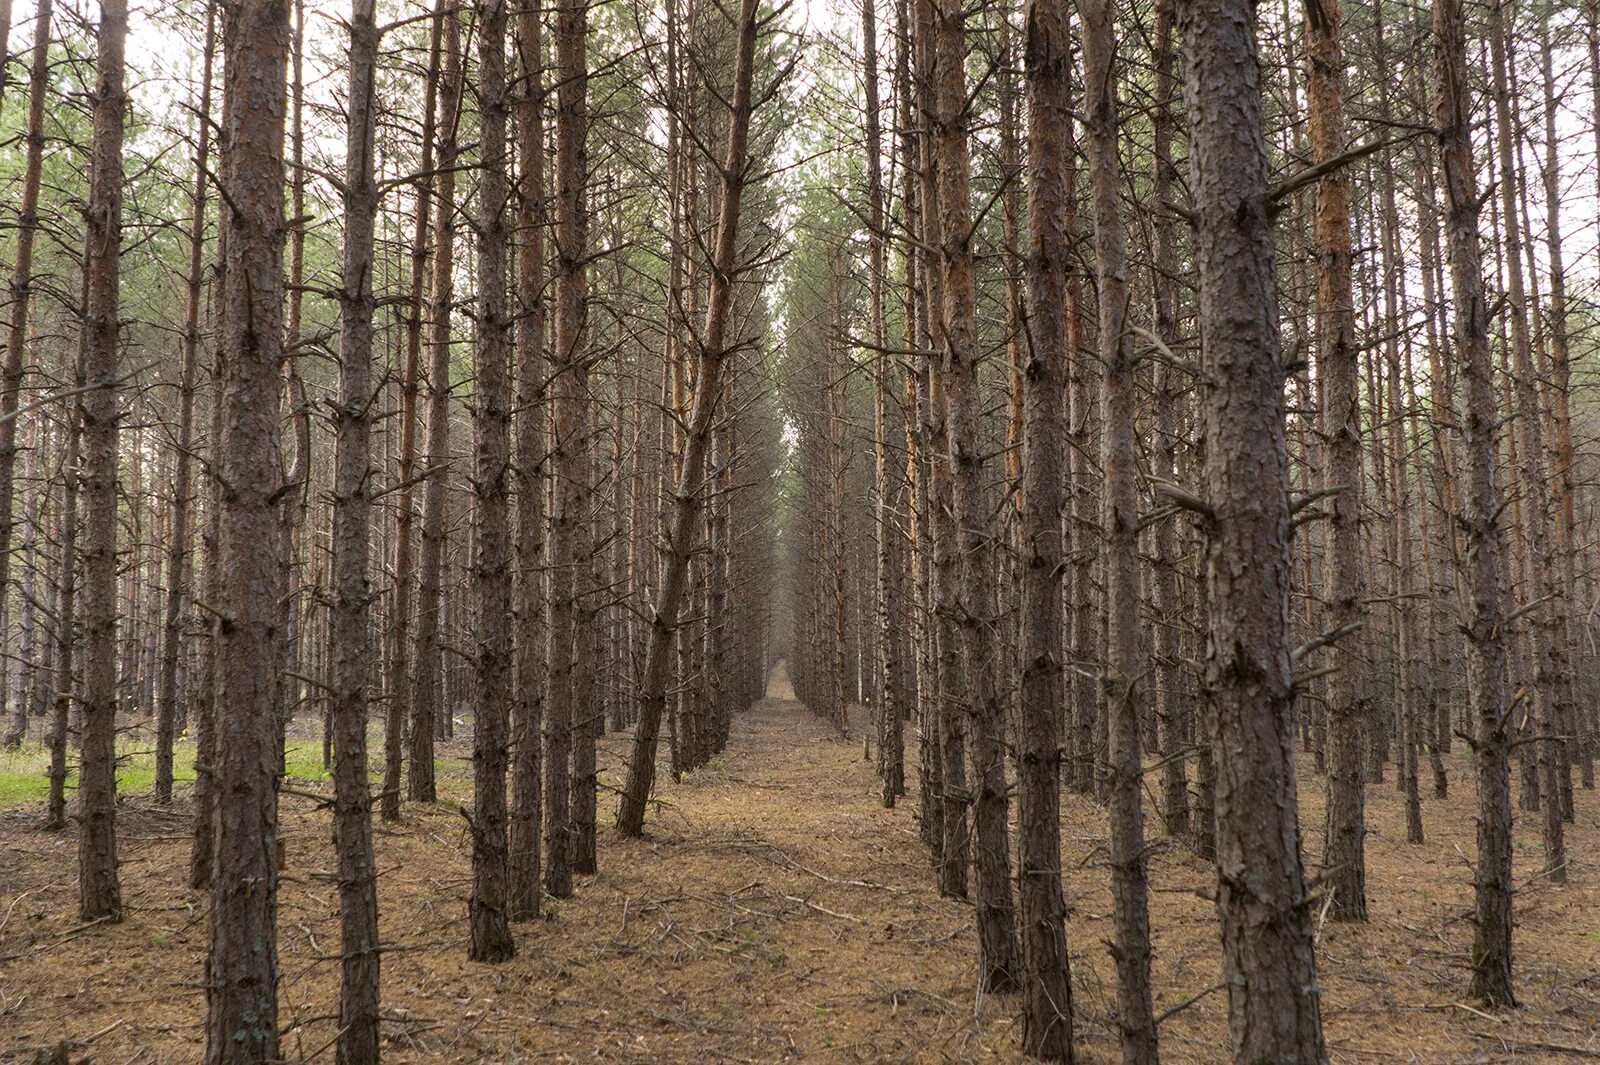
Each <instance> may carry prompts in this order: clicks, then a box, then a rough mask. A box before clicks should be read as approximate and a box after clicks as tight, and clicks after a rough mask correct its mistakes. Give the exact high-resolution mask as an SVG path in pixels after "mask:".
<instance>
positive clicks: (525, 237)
mask: <svg viewBox="0 0 1600 1065" xmlns="http://www.w3.org/2000/svg"><path fill="white" fill-rule="evenodd" d="M539 9H540V4H539V2H538V0H524V3H523V6H522V8H521V10H520V11H519V12H518V14H517V54H518V57H519V63H518V71H519V73H520V76H521V78H522V91H521V94H520V95H519V96H518V99H517V138H518V140H517V144H518V153H517V154H518V156H519V162H520V163H521V168H522V169H521V173H520V175H519V177H520V180H519V182H518V187H517V212H518V216H517V228H518V230H519V234H518V243H517V299H518V314H517V327H516V358H517V408H518V414H517V462H516V477H517V570H518V583H517V597H518V600H517V607H516V617H517V638H516V673H517V677H516V680H517V701H516V720H515V722H514V723H513V728H514V731H515V735H514V737H513V751H514V759H513V766H512V779H511V864H510V875H511V888H510V890H511V919H512V920H514V921H515V920H528V919H529V918H533V917H537V916H538V915H539V909H540V893H541V891H542V890H543V888H542V880H541V874H540V857H541V855H540V843H541V832H542V829H543V818H544V811H543V795H542V791H541V789H542V788H543V778H542V770H543V765H542V759H543V756H544V746H543V743H542V740H541V736H540V730H541V729H542V727H543V724H544V686H545V654H546V652H547V650H548V647H547V643H546V641H547V639H548V637H547V634H546V632H545V627H546V620H547V619H546V616H545V612H546V604H547V602H548V600H547V599H546V598H545V571H544V551H545V542H544V525H545V480H546V472H547V471H546V469H545V437H546V434H547V433H548V431H549V429H548V425H547V412H546V410H545V404H544V378H545V373H546V369H545V357H544V343H545V296H544V285H545V264H544V194H545V190H544V103H545V101H544V92H545V90H544V42H543V39H542V27H541V20H540V10H539Z"/></svg>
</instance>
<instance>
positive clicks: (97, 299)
mask: <svg viewBox="0 0 1600 1065" xmlns="http://www.w3.org/2000/svg"><path fill="white" fill-rule="evenodd" d="M127 36H128V8H127V4H126V2H125V0H101V4H100V26H99V34H98V38H99V54H98V59H97V63H96V82H95V89H94V96H93V110H92V118H93V123H94V147H93V151H92V155H91V158H90V164H89V167H90V170H89V206H88V210H87V211H86V212H85V214H86V218H87V234H86V236H85V245H86V247H85V249H84V295H85V297H86V299H85V301H84V323H83V329H84V336H83V362H84V378H85V381H86V382H87V383H88V384H89V385H90V386H91V388H90V390H89V391H87V392H84V393H82V394H81V396H80V397H79V400H78V413H79V417H81V418H82V419H83V502H84V513H85V520H84V526H83V563H82V565H83V601H82V604H81V605H82V608H83V706H82V710H81V714H82V716H81V718H80V721H81V726H80V732H79V742H80V763H79V768H78V819H79V833H78V901H79V913H80V916H81V917H82V919H83V920H85V921H93V920H97V919H105V918H110V919H112V920H120V919H121V917H122V889H121V887H120V885H119V883H118V880H117V827H116V818H117V749H116V740H117V422H118V419H119V412H118V410H117V407H118V402H119V399H118V389H117V386H116V378H117V364H118V361H119V359H118V355H119V350H120V340H121V337H120V332H121V330H120V328H119V326H120V322H119V320H118V312H119V309H120V306H121V262H122V254H121V252H122V194H123V187H122V120H123V113H124V112H125V111H126V110H127V106H128V98H127V90H126V89H125V88H124V86H123V77H124V63H123V48H124V45H125V44H126V41H127ZM11 432H13V433H14V432H15V429H14V428H13V429H11Z"/></svg>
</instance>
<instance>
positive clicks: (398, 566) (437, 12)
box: [379, 0, 446, 821]
mask: <svg viewBox="0 0 1600 1065" xmlns="http://www.w3.org/2000/svg"><path fill="white" fill-rule="evenodd" d="M445 2H446V0H437V3H436V4H435V5H434V9H433V18H432V20H431V26H430V29H429V40H428V72H427V76H426V80H425V84H424V86H423V102H422V166H421V170H420V173H421V175H422V176H421V177H420V178H419V179H418V180H417V184H416V197H417V214H416V227H415V228H414V229H413V230H412V234H411V248H410V252H411V281H410V284H411V287H410V291H409V293H408V299H407V308H408V310H409V312H410V313H409V314H408V315H407V316H406V355H405V370H404V374H405V376H404V377H403V378H402V379H401V382H400V464H399V475H400V485H401V488H400V498H399V501H398V502H397V503H396V506H395V509H396V512H397V517H396V519H395V533H394V612H393V614H392V615H391V616H390V619H389V647H388V650H389V691H388V696H389V702H388V705H387V706H386V707H385V709H384V724H383V795H382V797H381V798H380V800H379V814H380V815H381V816H382V817H383V819H384V820H385V821H394V820H397V819H399V817H400V793H401V791H402V789H403V787H404V785H403V783H402V779H401V778H402V775H403V763H404V761H405V731H406V725H407V724H408V722H409V719H410V717H411V713H412V705H413V701H414V700H413V698H412V694H413V693H412V689H411V677H410V671H411V663H412V659H411V642H410V640H411V619H412V610H411V601H412V587H411V586H412V583H413V582H414V580H415V574H414V563H413V562H412V558H413V554H412V541H413V539H414V536H413V534H412V529H413V526H414V525H415V523H416V495H415V492H414V487H415V486H414V485H413V484H412V481H413V479H414V478H415V476H416V449H417V391H418V389H417V377H418V373H419V372H420V363H421V361H422V323H423V317H424V308H425V300H424V298H423V284H424V282H425V281H426V279H427V276H428V236H429V221H430V218H431V215H432V210H433V196H432V192H433V186H432V182H433V180H434V178H433V175H432V174H431V173H430V171H432V170H433V166H434V138H435V136H436V129H437V114H438V103H439V67H440V65H441V62H442V54H443V51H444V23H445ZM425 476H428V477H437V476H439V472H438V471H430V472H429V473H427V474H426V475H425Z"/></svg>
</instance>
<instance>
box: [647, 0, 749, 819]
mask: <svg viewBox="0 0 1600 1065" xmlns="http://www.w3.org/2000/svg"><path fill="white" fill-rule="evenodd" d="M756 30H757V14H756V0H740V5H739V23H738V30H737V32H738V46H737V57H736V59H735V63H734V76H733V95H732V97H731V99H732V108H731V114H730V115H729V121H728V144H727V154H726V156H725V158H724V160H723V163H722V167H721V169H720V172H719V175H718V176H719V178H720V183H721V187H720V197H719V200H720V212H719V216H718V219H717V229H716V234H715V236H716V243H715V245H714V250H713V252H712V258H711V290H710V294H709V296H708V298H707V300H706V317H705V331H704V334H703V335H702V337H701V338H700V343H699V345H698V358H697V364H698V370H697V373H696V375H695V390H694V403H693V408H692V410H691V413H690V416H689V421H688V430H687V434H686V435H687V437H688V439H687V441H686V445H685V447H684V450H683V458H682V460H681V462H680V464H679V468H678V477H677V486H676V488H675V490H674V492H673V496H672V503H671V506H670V508H669V510H668V514H666V515H664V517H666V519H667V520H666V521H665V522H664V523H663V524H664V525H665V527H666V532H667V536H668V549H667V558H666V564H665V566H664V567H663V572H662V574H661V580H660V592H659V596H658V598H657V601H656V608H655V616H654V618H653V619H652V622H651V628H650V644H649V649H648V651H647V653H646V657H645V671H644V677H643V682H642V684H641V686H640V692H639V724H638V726H637V727H636V728H635V730H634V735H633V752H632V755H631V757H630V758H629V760H628V779H627V784H626V786H625V788H624V790H623V794H622V805H621V809H620V810H619V811H618V814H617V831H618V832H619V833H621V834H622V835H623V836H639V835H642V834H643V832H644V814H645V808H646V806H647V805H648V803H649V799H650V788H651V785H652V783H653V782H654V780H655V763H656V739H657V737H658V736H659V735H660V728H661V715H662V711H663V710H664V709H665V708H666V701H667V655H668V652H669V651H670V650H671V649H672V642H673V640H672V637H673V633H674V632H675V630H676V628H677V621H678V607H679V605H680V603H681V602H682V599H683V591H684V585H685V578H686V577H687V575H688V568H689V556H690V554H691V553H692V552H693V550H694V540H695V533H696V530H697V528H698V524H699V523H698V520H697V519H698V517H699V513H700V508H701V506H702V500H701V488H702V486H703V484H704V482H705V458H706V450H707V448H708V446H709V444H710V438H711V418H712V414H713V413H714V411H715V409H716V407H717V397H718V393H719V392H720V391H721V380H722V374H723V370H724V367H725V365H726V363H727V360H728V356H729V354H730V353H731V351H730V349H731V346H732V345H730V344H729V343H728V341H727V329H728V318H729V308H730V307H731V305H732V299H733V283H734V273H735V270H736V268H737V265H738V251H739V210H740V206H741V203H742V200H743V197H744V185H745V178H746V176H747V175H746V172H745V171H746V164H747V151H748V146H749V136H750V112H751V110H752V106H753V105H752V100H751V96H752V92H751V83H752V81H753V80H754V68H755V48H756Z"/></svg>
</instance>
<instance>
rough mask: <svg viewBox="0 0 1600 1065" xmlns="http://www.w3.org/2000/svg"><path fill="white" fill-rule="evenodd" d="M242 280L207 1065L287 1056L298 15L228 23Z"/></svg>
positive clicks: (231, 277) (229, 177)
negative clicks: (284, 839)
mask: <svg viewBox="0 0 1600 1065" xmlns="http://www.w3.org/2000/svg"><path fill="white" fill-rule="evenodd" d="M223 45H224V54H225V57H226V58H225V69H226V71H227V77H226V82H225V88H224V92H225V94H226V97H227V99H226V101H225V104H224V110H225V111H226V112H227V119H226V123H225V130H226V136H227V141H226V150H227V153H228V160H227V162H226V164H225V167H224V182H225V186H224V187H225V188H226V190H227V197H226V198H227V202H228V204H229V206H230V209H229V213H228V219H227V241H228V268H227V270H226V272H225V274H224V280H223V288H222V295H221V300H220V304H221V313H222V329H221V335H220V338H219V346H220V350H221V355H222V379H221V390H220V394H219V397H218V402H219V403H220V404H221V418H220V422H221V431H222V432H221V438H220V439H219V440H217V441H216V445H215V446H216V448H217V457H216V468H217V478H218V481H219V483H220V484H221V485H224V486H226V491H222V492H219V493H218V503H219V506H220V514H219V525H218V535H219V543H218V570H219V572H218V581H217V583H218V588H219V592H220V603H219V604H218V608H219V612H220V613H221V615H222V623H221V624H219V625H218V626H217V632H216V636H215V637H214V639H215V640H216V669H217V674H216V683H217V703H216V706H217V711H216V713H217V722H216V757H215V768H214V772H215V774H216V779H217V780H218V781H225V782H226V783H227V786H226V788H219V789H218V793H217V796H216V801H217V812H216V818H217V820H216V825H217V834H216V863H215V865H216V867H215V875H214V876H213V878H212V890H211V950H210V957H209V959H208V963H207V968H206V974H207V976H206V987H207V1018H206V1062H207V1065H265V1063H266V1062H269V1061H275V1060H277V1059H278V1058H279V1057H280V1056H281V1055H280V1054H279V1053H278V1020H277V1018H278V1003H277V987H278V967H277V909H278V870H277V854H276V847H275V841H276V838H277V833H278V788H277V774H278V755H279V731H278V718H277V713H276V706H275V693H276V680H277V676H276V674H277V653H276V651H277V649H276V641H277V639H278V631H279V629H280V627H281V625H282V623H283V608H282V606H281V603H282V601H283V593H284V574H283V572H282V568H281V560H282V555H281V553H280V551H279V547H278V544H279V537H280V536H281V535H282V523H281V508H282V504H281V502H280V498H281V492H282V488H283V474H282V472H281V471H280V470H279V468H278V463H277V459H276V456H277V454H278V440H279V434H280V427H279V418H278V393H279V386H280V382H279V371H280V367H281V366H282V364H283V355H284V352H283V243H284V222H285V220H284V217H283V192H284V186H285V181H284V165H283V134H284V108H285V99H284V97H285V77H284V75H285V71H286V70H287V65H288V58H289V56H288V51H289V11H288V8H287V6H286V5H283V4H276V3H272V4H268V3H261V4H241V5H239V6H236V7H231V8H229V9H228V14H227V22H226V28H225V30H224V33H223Z"/></svg>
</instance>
